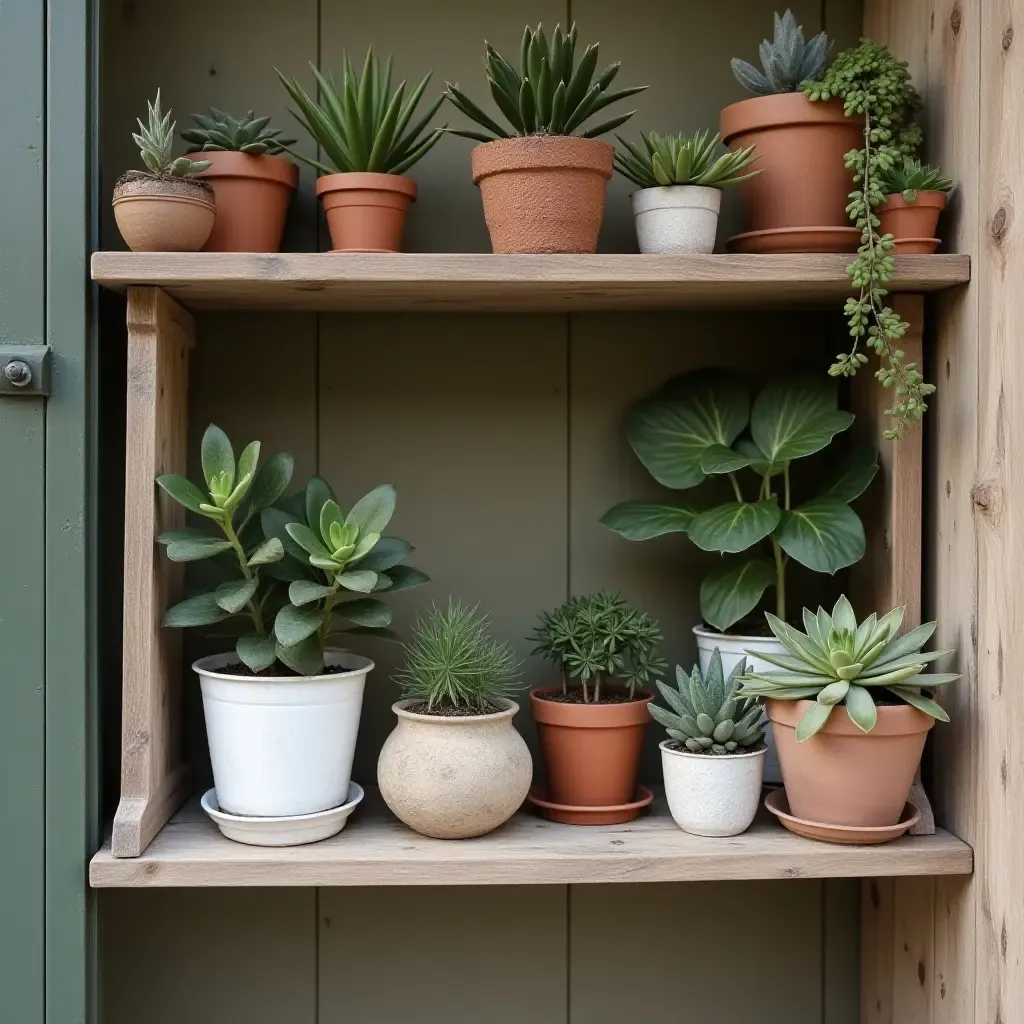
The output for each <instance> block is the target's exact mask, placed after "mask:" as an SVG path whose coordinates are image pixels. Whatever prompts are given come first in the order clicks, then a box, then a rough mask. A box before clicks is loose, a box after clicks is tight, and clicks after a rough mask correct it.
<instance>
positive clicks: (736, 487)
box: [729, 473, 743, 505]
mask: <svg viewBox="0 0 1024 1024" xmlns="http://www.w3.org/2000/svg"><path fill="white" fill-rule="evenodd" d="M729 483H731V484H732V490H733V494H735V495H736V500H737V501H738V502H739V503H740V504H741V505H742V504H743V491H741V490H740V482H739V480H737V479H736V474H735V473H730V474H729Z"/></svg>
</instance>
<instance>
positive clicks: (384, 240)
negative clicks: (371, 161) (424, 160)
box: [316, 171, 416, 252]
mask: <svg viewBox="0 0 1024 1024" xmlns="http://www.w3.org/2000/svg"><path fill="white" fill-rule="evenodd" d="M316 194H317V195H318V196H319V197H320V199H321V201H322V202H323V204H324V213H325V214H326V215H327V227H328V229H329V230H330V232H331V251H332V252H401V251H402V235H403V234H404V233H405V221H406V218H407V217H408V216H409V207H410V206H411V205H412V203H413V202H415V200H416V182H415V181H413V180H412V178H403V177H402V176H401V175H400V174H377V173H375V172H371V171H359V172H352V173H348V174H325V175H324V176H323V177H322V178H318V179H317V182H316Z"/></svg>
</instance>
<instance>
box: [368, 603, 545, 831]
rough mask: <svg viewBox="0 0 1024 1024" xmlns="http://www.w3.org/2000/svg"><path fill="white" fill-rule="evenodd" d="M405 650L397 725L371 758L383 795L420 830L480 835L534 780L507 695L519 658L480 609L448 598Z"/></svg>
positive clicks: (515, 806) (510, 810)
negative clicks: (377, 755)
mask: <svg viewBox="0 0 1024 1024" xmlns="http://www.w3.org/2000/svg"><path fill="white" fill-rule="evenodd" d="M405 653H406V661H405V666H404V667H403V668H402V669H401V670H400V671H399V672H398V674H397V675H396V676H395V680H396V682H397V683H398V684H399V686H400V687H401V692H402V699H401V700H400V701H398V703H396V704H393V705H392V708H391V709H392V711H394V712H395V714H396V715H397V716H398V723H397V725H396V726H395V729H394V731H393V732H392V733H391V735H390V736H388V738H387V739H386V740H385V741H384V746H383V747H382V748H381V752H380V758H379V760H378V762H377V781H378V784H379V785H380V791H381V795H382V796H383V797H384V801H385V803H387V805H388V807H390V808H391V810H392V811H393V812H394V813H395V814H396V815H397V816H398V817H399V818H400V819H401V820H402V821H404V822H405V824H406V825H408V826H409V827H410V828H413V829H415V830H416V831H417V832H420V833H422V834H423V835H425V836H432V837H433V838H435V839H467V838H469V837H470V836H481V835H484V833H486V832H490V831H492V830H493V829H496V828H497V827H498V826H499V825H502V824H504V822H506V821H507V820H508V819H509V818H511V817H512V815H513V814H515V812H516V811H517V810H519V808H520V806H521V805H522V803H523V800H525V799H526V794H527V792H528V791H529V789H530V780H531V778H532V777H533V761H532V759H531V758H530V751H529V749H528V748H527V746H526V743H525V741H524V740H523V738H522V736H520V735H519V733H518V732H516V730H515V727H514V726H513V724H512V718H513V716H514V715H515V713H516V712H517V711H518V710H519V705H518V704H516V703H515V702H514V701H512V700H510V699H509V694H511V693H512V692H513V691H514V689H516V688H517V684H518V679H519V674H520V673H519V670H520V663H519V660H518V659H517V658H516V656H515V654H514V653H513V652H512V650H511V648H510V647H509V645H508V644H507V643H500V642H498V641H496V640H494V639H493V638H492V637H491V636H490V634H489V632H488V621H487V617H486V616H485V615H479V614H478V613H477V610H476V609H475V608H466V607H465V606H463V605H462V604H458V603H453V602H452V601H451V600H450V599H449V602H448V607H447V608H437V607H432V608H431V609H430V610H429V611H428V612H427V614H426V615H425V616H423V617H422V618H420V619H418V620H417V622H416V625H415V627H414V628H413V638H412V642H411V643H409V644H408V645H407V646H406V648H405Z"/></svg>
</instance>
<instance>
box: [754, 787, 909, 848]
mask: <svg viewBox="0 0 1024 1024" xmlns="http://www.w3.org/2000/svg"><path fill="white" fill-rule="evenodd" d="M764 805H765V807H767V808H768V810H769V811H771V812H772V814H774V815H775V817H776V818H778V819H779V821H781V822H782V824H783V825H785V826H786V828H788V829H789V831H790V832H795V833H796V834H797V835H798V836H806V837H807V838H808V839H819V840H821V841H822V842H823V843H842V844H844V845H846V846H872V845H875V844H877V843H887V842H889V840H890V839H897V838H899V837H900V836H901V835H903V833H904V832H906V831H907V829H908V828H910V827H911V826H913V825H915V824H917V820H918V818H920V817H921V812H920V811H919V810H918V809H917V808H916V807H915V806H914V805H913V804H907V805H906V806H905V807H904V808H903V813H902V814H901V815H900V820H899V821H898V822H897V823H896V824H895V825H884V826H882V827H880V828H871V827H860V826H856V825H827V824H825V823H824V822H821V821H805V820H804V819H803V818H797V817H796V816H795V815H792V814H790V813H789V801H788V800H787V799H786V791H785V790H784V789H776V790H774V791H773V792H771V793H769V794H768V795H767V796H766V797H765V798H764Z"/></svg>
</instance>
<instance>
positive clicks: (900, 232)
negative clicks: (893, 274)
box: [875, 192, 946, 253]
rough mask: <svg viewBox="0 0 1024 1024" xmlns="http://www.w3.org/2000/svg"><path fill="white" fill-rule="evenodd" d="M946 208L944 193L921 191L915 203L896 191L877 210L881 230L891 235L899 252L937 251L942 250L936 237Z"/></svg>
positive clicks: (895, 248)
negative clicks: (941, 214) (940, 216)
mask: <svg viewBox="0 0 1024 1024" xmlns="http://www.w3.org/2000/svg"><path fill="white" fill-rule="evenodd" d="M945 207H946V193H945V192H918V193H917V198H916V199H915V200H914V202H912V203H908V202H907V201H906V199H904V198H903V196H902V194H901V193H898V192H897V193H896V194H895V195H891V196H886V199H885V202H884V203H883V204H882V205H881V206H879V207H878V209H877V210H876V211H875V212H876V213H877V214H878V221H879V226H878V231H879V233H880V234H883V235H885V234H890V235H892V237H893V241H894V242H895V243H896V244H895V247H894V251H895V252H897V253H932V252H935V251H936V250H937V249H938V247H939V239H938V238H936V237H935V233H936V230H937V228H938V225H939V214H940V213H942V211H943V210H944V209H945Z"/></svg>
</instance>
